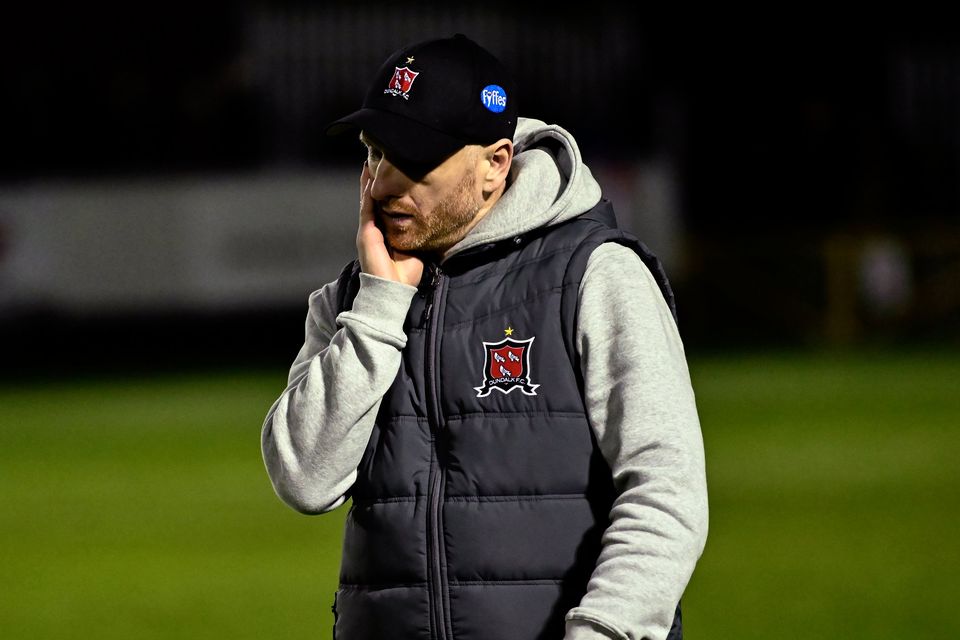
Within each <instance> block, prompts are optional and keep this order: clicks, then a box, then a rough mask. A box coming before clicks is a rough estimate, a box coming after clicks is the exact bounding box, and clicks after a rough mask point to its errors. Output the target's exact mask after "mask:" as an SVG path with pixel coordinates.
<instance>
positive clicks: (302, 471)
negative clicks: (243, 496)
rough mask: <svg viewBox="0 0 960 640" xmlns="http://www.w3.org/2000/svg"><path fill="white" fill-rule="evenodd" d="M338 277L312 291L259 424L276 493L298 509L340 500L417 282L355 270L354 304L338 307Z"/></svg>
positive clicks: (319, 508)
mask: <svg viewBox="0 0 960 640" xmlns="http://www.w3.org/2000/svg"><path fill="white" fill-rule="evenodd" d="M336 289H337V284H336V282H332V283H330V284H327V285H325V286H324V287H323V288H322V289H320V290H318V291H315V292H314V293H313V294H312V295H311V296H310V302H309V312H308V314H307V321H306V330H305V334H306V335H305V340H304V343H303V347H302V348H301V349H300V352H299V353H298V354H297V357H296V359H295V360H294V362H293V365H292V366H291V368H290V374H289V377H288V379H287V388H286V389H285V390H284V391H283V393H282V394H281V395H280V397H279V398H278V399H277V400H276V402H274V403H273V406H271V407H270V410H269V411H268V413H267V417H266V420H265V421H264V423H263V428H262V431H261V438H260V444H261V450H262V453H263V460H264V463H265V465H266V468H267V473H268V475H269V476H270V481H271V482H272V483H273V488H274V490H275V491H276V493H277V495H278V496H279V497H280V498H281V499H282V500H283V501H284V502H286V503H287V504H288V505H290V506H291V507H293V508H294V509H296V510H297V511H300V512H303V513H322V512H325V511H330V510H332V509H335V508H336V507H338V506H340V505H341V504H343V502H344V501H345V500H346V497H345V496H346V493H347V491H348V490H349V489H350V487H351V486H352V485H353V482H354V480H355V479H356V475H357V466H358V465H359V464H360V459H361V458H362V456H363V452H364V450H365V449H366V445H367V441H368V440H369V439H370V433H371V431H372V429H373V422H374V419H375V418H376V415H377V411H378V410H379V408H380V400H381V398H382V397H383V394H384V393H385V392H386V391H387V389H388V388H389V387H390V385H391V384H392V383H393V380H394V378H395V377H396V374H397V370H398V369H399V367H400V351H401V349H403V347H404V346H405V345H406V342H407V337H406V334H404V332H403V322H404V319H405V318H406V315H407V311H408V310H409V308H410V302H411V300H412V299H413V296H414V294H415V293H416V292H417V289H416V287H413V286H410V285H406V284H402V283H398V282H393V281H390V280H386V279H383V278H379V277H377V276H372V275H368V274H366V273H361V274H360V289H359V291H358V293H357V297H356V298H355V299H354V302H353V308H352V309H351V310H349V311H344V312H343V313H341V314H339V315H337V314H336V299H337V291H336Z"/></svg>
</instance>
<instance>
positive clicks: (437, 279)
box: [423, 264, 443, 326]
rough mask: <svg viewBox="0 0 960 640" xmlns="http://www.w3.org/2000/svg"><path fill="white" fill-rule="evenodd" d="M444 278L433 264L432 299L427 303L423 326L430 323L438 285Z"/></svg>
mask: <svg viewBox="0 0 960 640" xmlns="http://www.w3.org/2000/svg"><path fill="white" fill-rule="evenodd" d="M442 276H443V272H442V271H441V270H440V267H439V266H437V265H435V264H431V265H430V299H429V300H428V301H427V308H426V309H424V311H423V324H424V326H426V324H427V323H428V322H430V313H431V312H432V311H433V298H434V296H435V295H436V292H437V285H439V284H440V278H441V277H442Z"/></svg>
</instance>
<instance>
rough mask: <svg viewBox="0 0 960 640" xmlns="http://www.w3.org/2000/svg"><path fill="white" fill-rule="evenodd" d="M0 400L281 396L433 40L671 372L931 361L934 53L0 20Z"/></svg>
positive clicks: (713, 27) (956, 287)
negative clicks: (567, 215)
mask: <svg viewBox="0 0 960 640" xmlns="http://www.w3.org/2000/svg"><path fill="white" fill-rule="evenodd" d="M5 11H6V12H7V14H8V15H7V17H6V18H5V19H4V20H3V21H2V23H0V53H2V55H0V60H2V62H0V65H2V84H0V87H2V89H0V90H2V92H3V94H2V95H3V100H2V103H0V140H2V143H0V144H2V148H3V153H2V154H0V341H2V343H3V345H2V349H3V353H4V361H5V363H6V365H7V366H5V367H4V374H3V375H5V376H20V375H23V374H24V373H25V372H35V373H39V374H52V373H53V372H73V371H82V370H87V369H94V368H96V369H103V368H113V369H118V370H129V369H130V368H142V369H147V370H155V369H157V368H163V367H183V366H201V365H206V364H226V365H248V364H268V365H270V366H274V365H276V366H285V365H287V364H289V362H291V361H292V359H293V356H294V355H295V354H296V351H297V349H298V348H299V345H300V343H301V340H302V332H301V330H302V323H303V319H304V317H305V313H306V300H307V296H308V295H309V293H310V291H312V290H314V289H317V288H319V287H320V286H321V285H322V284H323V283H325V282H327V281H329V280H331V279H333V278H334V277H335V275H336V273H337V271H336V270H337V269H339V267H340V266H341V265H342V264H343V263H344V262H345V261H346V260H348V259H349V258H350V256H351V251H352V241H353V238H352V233H353V227H352V225H353V220H354V219H355V211H354V210H353V209H354V208H355V205H354V203H355V200H356V197H355V194H354V191H355V184H356V179H355V174H356V173H357V171H356V168H357V167H358V166H359V163H360V161H361V159H362V157H363V154H362V151H361V148H360V146H359V145H358V144H357V143H356V141H355V140H352V139H347V140H337V139H328V138H326V137H324V135H323V127H324V125H325V124H326V123H328V122H329V121H331V120H333V119H335V118H337V117H338V116H340V115H342V114H344V113H347V112H349V111H351V110H353V109H354V108H356V106H357V105H358V104H359V102H360V100H361V98H362V95H363V92H364V90H365V88H366V86H367V83H368V81H369V78H370V77H371V75H372V74H373V72H374V71H375V70H376V68H377V67H378V66H379V64H380V63H381V62H382V60H383V59H384V58H385V57H386V56H387V55H388V54H389V53H390V52H392V51H393V50H394V49H396V48H397V47H398V46H400V45H402V44H404V43H406V42H410V41H413V40H417V39H421V38H424V37H429V36H433V35H448V34H450V33H453V32H456V31H462V32H464V33H467V34H468V35H470V36H472V37H473V38H475V39H477V40H478V41H480V42H481V43H483V44H485V45H486V46H487V47H488V48H490V49H491V50H492V51H494V52H495V53H496V54H498V55H499V56H500V57H501V58H503V60H504V61H505V62H506V63H507V64H508V66H510V67H511V68H512V69H513V71H514V73H515V74H516V75H517V76H518V78H519V81H520V87H521V91H520V95H519V103H520V110H521V115H524V116H527V117H534V118H538V119H542V120H545V121H548V122H552V123H557V124H560V125H561V126H564V127H565V128H567V129H568V130H570V131H571V132H572V133H573V134H574V135H575V136H576V138H577V140H578V141H579V143H580V145H581V150H582V152H583V156H584V159H585V161H586V162H587V164H588V166H590V167H591V169H593V170H594V172H595V173H596V175H597V177H598V179H600V181H601V184H603V185H604V187H605V188H607V191H608V195H609V196H610V197H611V198H613V199H614V203H615V205H617V208H618V212H619V215H620V216H621V219H622V222H623V223H624V225H625V226H627V227H628V228H631V229H632V230H634V231H636V232H637V233H638V234H639V235H641V236H642V237H643V238H644V239H645V240H646V241H647V243H648V244H649V245H650V246H651V248H653V249H654V251H656V252H657V253H658V254H660V255H661V258H662V259H663V260H664V262H665V264H666V266H667V268H668V272H669V273H670V275H671V277H672V279H673V282H674V287H675V289H676V290H677V296H678V302H679V314H680V325H681V333H682V334H683V336H684V340H685V343H686V344H687V347H688V350H693V351H709V350H714V349H721V350H722V349H728V348H742V347H751V348H755V347H779V346H800V347H827V348H842V347H846V346H851V345H863V344H880V345H891V344H914V343H926V344H929V343H934V344H939V343H953V344H956V343H957V342H958V340H960V187H958V184H960V181H958V177H960V32H958V31H957V30H956V29H955V28H954V26H953V24H952V23H951V22H950V21H949V20H945V19H941V18H940V17H938V16H929V15H928V16H922V17H921V16H910V15H908V16H903V15H898V16H895V17H894V16H892V17H890V18H889V19H882V18H880V17H877V16H874V17H873V18H872V19H871V20H872V21H871V20H867V19H865V18H863V17H862V16H861V17H858V18H857V19H852V18H850V19H844V18H841V17H840V16H836V15H830V14H826V13H813V12H812V11H811V12H810V13H806V14H804V15H792V16H784V17H779V18H774V17H767V16H758V15H743V16H738V15H735V14H733V13H730V12H725V13H717V14H714V15H698V16H694V15H680V16H677V15H668V14H666V13H665V12H660V13H658V12H654V11H651V10H650V9H649V8H646V7H643V6H640V5H638V6H636V7H633V8H631V7H629V6H625V5H624V6H621V4H619V3H615V4H606V3H602V2H601V3H591V4H590V10H589V11H586V10H585V9H584V7H582V6H573V7H571V8H567V9H564V8H562V7H560V6H559V5H556V6H555V5H553V4H547V3H516V4H506V3H502V4H484V5H483V6H480V5H471V6H469V7H467V8H460V7H452V6H445V5H443V4H431V3H416V4H398V3H386V2H372V3H357V2H328V3H316V4H314V3H290V2H286V3H245V2H229V3H227V2H212V3H194V4H191V5H186V4H183V5H177V4H162V5H160V4H155V5H154V4H148V5H136V6H135V5H126V6H122V7H119V8H118V7H109V8H106V7H99V8H98V7H88V6H74V7H67V8H63V7H57V8H55V9H54V8H53V7H50V6H44V5H42V4H38V5H31V6H19V7H17V8H15V9H10V10H5Z"/></svg>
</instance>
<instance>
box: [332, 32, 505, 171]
mask: <svg viewBox="0 0 960 640" xmlns="http://www.w3.org/2000/svg"><path fill="white" fill-rule="evenodd" d="M514 94H515V87H514V82H513V79H512V78H511V77H510V75H509V73H508V72H507V70H506V68H505V67H504V66H503V64H501V62H500V61H499V60H498V59H497V58H496V57H495V56H494V55H493V54H492V53H490V52H489V51H487V50H486V49H484V48H483V47H481V46H480V45H479V44H477V43H476V42H474V41H473V40H471V39H469V38H467V37H466V36H465V35H463V34H460V33H458V34H456V35H454V36H452V37H449V38H438V39H432V40H426V41H424V42H419V43H416V44H411V45H407V46H405V47H402V48H400V49H398V50H397V51H395V52H394V53H393V54H392V55H391V56H390V57H389V58H387V59H386V61H384V63H383V65H382V66H381V67H380V70H379V71H377V74H376V75H375V76H374V79H373V82H372V83H371V84H370V88H369V89H368V90H367V95H366V97H365V98H364V100H363V107H362V108H361V109H360V110H359V111H355V112H353V113H351V114H349V115H347V116H345V117H343V118H341V119H339V120H337V121H336V122H333V123H331V124H330V125H328V126H327V134H328V135H335V134H338V133H342V132H343V131H349V130H357V129H362V130H363V131H365V132H367V133H369V134H370V137H371V138H372V139H373V140H375V141H376V142H377V143H378V144H380V145H382V147H383V151H384V153H385V154H386V155H387V157H388V158H389V159H390V160H391V162H394V163H395V164H397V165H398V166H399V167H400V168H401V169H404V168H405V167H406V168H411V169H414V170H416V169H420V170H421V172H424V173H425V172H426V171H428V170H429V169H432V168H433V167H436V166H437V165H439V164H440V163H441V162H443V161H444V160H445V159H446V158H448V157H449V156H450V155H452V154H453V153H455V152H456V151H457V150H459V149H461V148H462V147H463V146H465V145H467V144H484V145H485V144H491V143H493V142H496V141H497V140H499V139H501V138H507V139H510V140H512V139H513V134H514V131H515V130H516V127H517V104H516V96H515V95H514Z"/></svg>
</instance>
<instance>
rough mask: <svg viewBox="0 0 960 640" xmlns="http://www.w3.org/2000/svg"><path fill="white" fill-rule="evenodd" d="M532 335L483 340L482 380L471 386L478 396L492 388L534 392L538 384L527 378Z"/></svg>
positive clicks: (531, 393) (508, 391)
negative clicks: (526, 337)
mask: <svg viewBox="0 0 960 640" xmlns="http://www.w3.org/2000/svg"><path fill="white" fill-rule="evenodd" d="M535 337H536V336H534V338H529V339H527V340H514V339H513V338H504V339H503V340H501V341H500V342H484V343H483V349H484V363H483V384H481V385H480V386H479V387H474V390H476V392H477V397H478V398H485V397H487V396H488V395H490V392H491V391H493V390H494V389H496V390H497V391H499V392H500V393H504V394H507V393H510V392H511V391H513V390H514V389H520V392H521V393H523V394H525V395H528V396H535V395H537V392H536V389H537V387H539V386H540V385H539V384H533V383H532V382H531V381H530V350H531V349H532V347H533V341H534V339H535Z"/></svg>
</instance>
